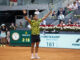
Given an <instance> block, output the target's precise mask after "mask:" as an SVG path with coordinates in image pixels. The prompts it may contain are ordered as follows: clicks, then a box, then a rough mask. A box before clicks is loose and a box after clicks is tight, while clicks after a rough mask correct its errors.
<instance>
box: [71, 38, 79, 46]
mask: <svg viewBox="0 0 80 60" xmlns="http://www.w3.org/2000/svg"><path fill="white" fill-rule="evenodd" d="M72 45H73V46H80V38H79V39H77V40H76V41H75V43H73V44H72Z"/></svg>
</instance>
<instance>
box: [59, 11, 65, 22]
mask: <svg viewBox="0 0 80 60" xmlns="http://www.w3.org/2000/svg"><path fill="white" fill-rule="evenodd" d="M64 18H65V17H64V15H63V12H60V15H59V16H58V19H59V20H64Z"/></svg>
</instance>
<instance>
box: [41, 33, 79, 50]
mask: <svg viewBox="0 0 80 60" xmlns="http://www.w3.org/2000/svg"><path fill="white" fill-rule="evenodd" d="M40 39H41V42H40V47H49V48H73V49H80V35H79V34H40Z"/></svg>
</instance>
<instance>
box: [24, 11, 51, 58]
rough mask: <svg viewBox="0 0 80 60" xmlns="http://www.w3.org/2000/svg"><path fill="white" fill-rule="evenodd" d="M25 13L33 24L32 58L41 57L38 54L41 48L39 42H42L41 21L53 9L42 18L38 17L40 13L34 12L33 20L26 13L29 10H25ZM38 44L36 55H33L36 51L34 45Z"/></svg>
mask: <svg viewBox="0 0 80 60" xmlns="http://www.w3.org/2000/svg"><path fill="white" fill-rule="evenodd" d="M23 13H24V17H25V19H26V20H27V21H28V22H29V23H30V25H31V53H32V56H31V59H39V58H40V57H39V56H38V48H39V43H40V28H39V27H40V23H41V22H43V20H45V19H46V18H47V17H48V16H49V15H50V14H51V13H52V10H51V11H50V12H49V13H48V14H47V15H45V16H44V17H43V18H42V19H39V18H38V15H36V14H34V16H33V20H31V19H29V18H28V17H27V16H26V14H27V11H26V10H23ZM35 44H36V47H35V56H34V55H33V53H34V45H35Z"/></svg>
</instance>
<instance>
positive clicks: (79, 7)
mask: <svg viewBox="0 0 80 60" xmlns="http://www.w3.org/2000/svg"><path fill="white" fill-rule="evenodd" d="M78 9H80V1H79V5H78Z"/></svg>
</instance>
